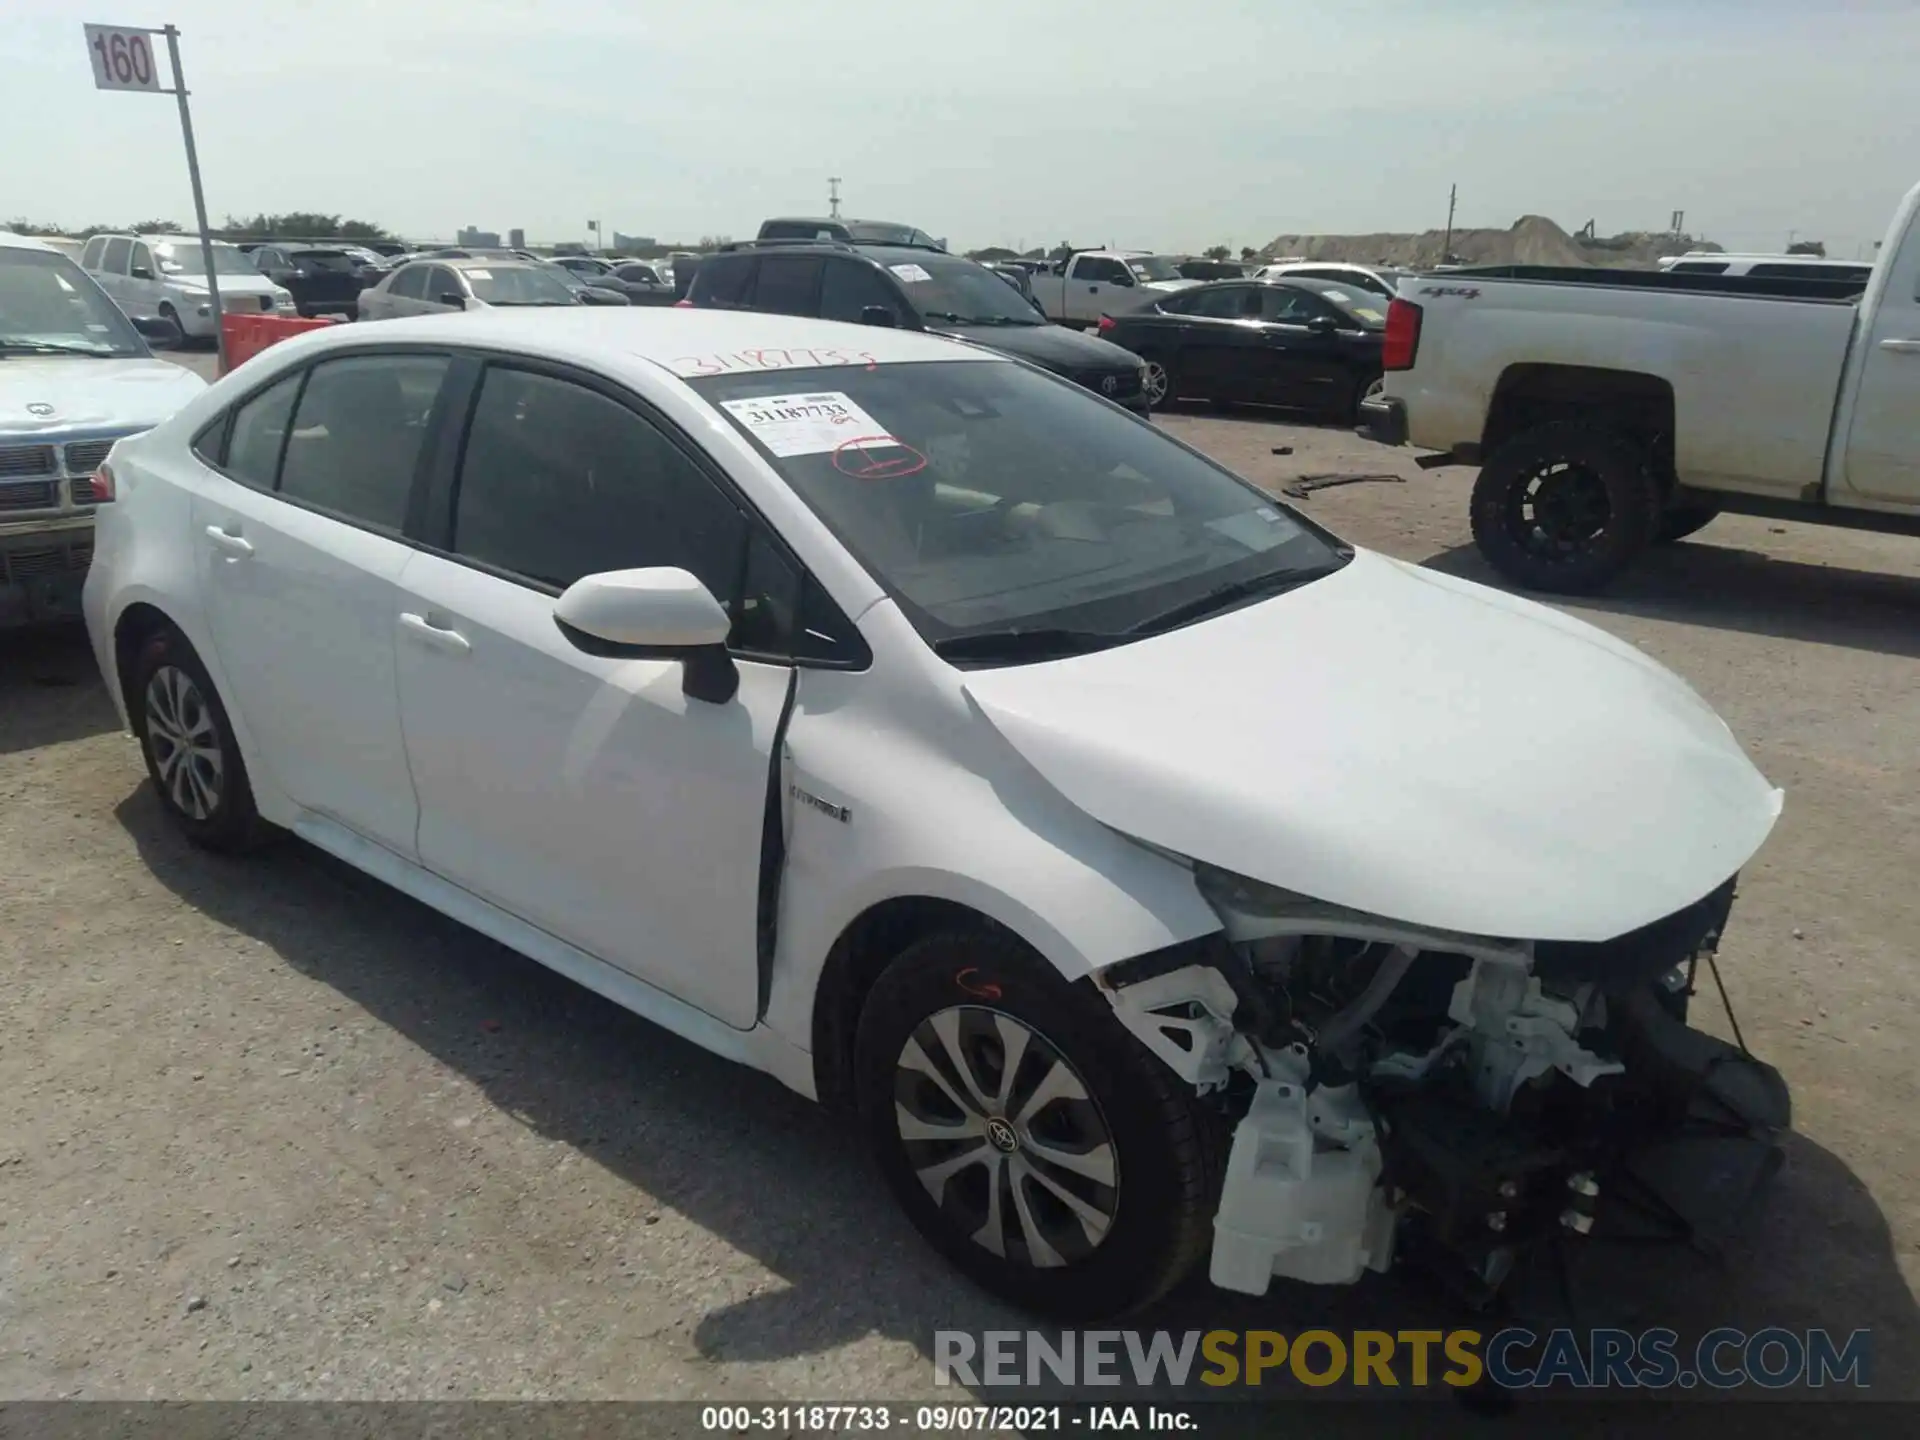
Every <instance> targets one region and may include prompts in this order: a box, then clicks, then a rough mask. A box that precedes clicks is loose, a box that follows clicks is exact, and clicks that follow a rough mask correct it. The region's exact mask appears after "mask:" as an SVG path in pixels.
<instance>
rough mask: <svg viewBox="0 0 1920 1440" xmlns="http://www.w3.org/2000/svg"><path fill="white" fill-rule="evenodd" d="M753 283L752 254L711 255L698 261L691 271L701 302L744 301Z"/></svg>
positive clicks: (727, 303) (733, 303)
mask: <svg viewBox="0 0 1920 1440" xmlns="http://www.w3.org/2000/svg"><path fill="white" fill-rule="evenodd" d="M752 284H753V257H752V256H751V255H713V256H710V257H708V258H707V259H705V260H703V261H701V262H700V268H699V270H698V271H696V272H695V274H694V287H695V288H696V289H698V290H699V292H700V303H701V304H703V305H721V306H726V307H728V308H732V307H736V306H740V305H743V304H745V303H746V298H747V292H748V289H749V288H750V287H751V286H752Z"/></svg>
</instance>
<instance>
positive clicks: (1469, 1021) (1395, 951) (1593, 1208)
mask: <svg viewBox="0 0 1920 1440" xmlns="http://www.w3.org/2000/svg"><path fill="white" fill-rule="evenodd" d="M1197 875H1198V879H1199V880H1200V883H1201V888H1202V890H1203V892H1205V893H1207V895H1208V898H1209V900H1211V901H1212V902H1213V904H1214V906H1215V908H1216V909H1217V910H1218V911H1219V913H1220V914H1221V916H1222V918H1223V920H1224V921H1225V929H1224V931H1223V932H1222V934H1220V935H1219V936H1216V937H1213V938H1212V940H1211V941H1210V943H1209V944H1208V945H1206V946H1205V947H1204V948H1203V949H1202V950H1199V951H1193V950H1189V951H1188V952H1187V953H1184V954H1172V953H1166V954H1163V955H1162V956H1159V957H1146V958H1147V959H1148V960H1150V961H1152V962H1153V963H1152V964H1150V965H1141V964H1140V962H1130V965H1129V966H1121V967H1115V969H1114V970H1111V971H1109V972H1107V973H1106V974H1105V975H1104V976H1103V977H1102V979H1103V983H1104V986H1105V988H1106V993H1107V997H1108V999H1109V1001H1110V1002H1111V1003H1112V1005H1113V1007H1114V1009H1115V1011H1116V1013H1117V1014H1118V1015H1119V1017H1120V1018H1121V1020H1122V1021H1123V1022H1124V1023H1125V1024H1126V1025H1127V1026H1128V1028H1129V1029H1130V1030H1131V1031H1132V1032H1133V1033H1134V1034H1135V1035H1136V1036H1138V1037H1139V1038H1140V1040H1141V1041H1142V1042H1143V1043H1144V1044H1145V1045H1146V1046H1147V1047H1148V1048H1149V1049H1150V1050H1152V1051H1153V1052H1154V1053H1155V1054H1156V1055H1158V1056H1159V1057H1160V1058H1161V1059H1162V1060H1164V1061H1165V1062H1166V1063H1167V1064H1168V1065H1169V1066H1170V1067H1172V1068H1173V1070H1174V1071H1175V1072H1176V1073H1178V1074H1179V1075H1180V1076H1181V1077H1182V1078H1183V1079H1185V1080H1186V1081H1188V1082H1189V1083H1191V1084H1192V1085H1193V1086H1194V1087H1195V1089H1196V1090H1197V1091H1199V1092H1200V1093H1201V1094H1202V1095H1204V1096H1206V1097H1208V1098H1209V1101H1210V1102H1211V1103H1213V1104H1215V1105H1217V1106H1218V1107H1219V1108H1220V1111H1221V1114H1222V1115H1223V1117H1224V1119H1225V1120H1226V1121H1227V1122H1228V1123H1230V1124H1231V1126H1232V1135H1233V1139H1232V1148H1231V1151H1230V1155H1229V1159H1228V1163H1227V1168H1226V1178H1225V1181H1224V1184H1223V1187H1222V1194H1221V1200H1220V1205H1219V1209H1218V1211H1217V1213H1216V1217H1215V1230H1214V1244H1213V1253H1212V1261H1211V1265H1210V1271H1211V1276H1212V1279H1213V1281H1214V1283H1215V1284H1217V1285H1220V1286H1222V1287H1223V1288H1226V1289H1230V1290H1236V1291H1242V1292H1245V1293H1249V1294H1256V1295H1257V1294H1263V1293H1265V1291H1266V1289H1267V1287H1268V1284H1269V1282H1270V1281H1271V1280H1272V1279H1273V1277H1275V1276H1280V1277H1284V1278H1289V1279H1294V1280H1300V1281H1306V1282H1310V1283H1319V1284H1351V1283H1353V1282H1354V1281H1357V1280H1358V1279H1360V1278H1361V1276H1362V1275H1363V1274H1365V1273H1366V1272H1367V1271H1369V1270H1373V1271H1385V1270H1387V1269H1389V1268H1392V1267H1394V1266H1396V1265H1400V1266H1406V1265H1414V1266H1418V1267H1419V1268H1421V1269H1422V1270H1425V1271H1427V1272H1428V1273H1429V1274H1431V1275H1432V1276H1433V1277H1435V1278H1437V1279H1439V1280H1440V1281H1442V1282H1443V1283H1444V1284H1445V1285H1446V1286H1447V1288H1448V1289H1449V1290H1450V1291H1452V1292H1453V1293H1454V1294H1455V1295H1456V1296H1458V1297H1459V1298H1461V1299H1464V1300H1465V1301H1467V1302H1468V1303H1470V1304H1473V1305H1485V1304H1488V1303H1490V1302H1491V1301H1493V1299H1494V1298H1495V1297H1496V1296H1497V1295H1499V1294H1500V1293H1501V1291H1502V1287H1503V1286H1505V1285H1506V1284H1507V1283H1508V1281H1509V1279H1510V1277H1512V1276H1513V1275H1514V1274H1515V1273H1516V1271H1517V1269H1518V1268H1519V1267H1521V1266H1522V1265H1524V1264H1526V1263H1528V1262H1530V1261H1532V1260H1535V1259H1538V1258H1540V1257H1541V1256H1542V1255H1543V1254H1545V1253H1549V1252H1551V1253H1555V1254H1558V1253H1561V1252H1560V1247H1562V1246H1564V1245H1567V1244H1575V1245H1578V1244H1581V1243H1583V1242H1584V1241H1586V1240H1587V1239H1589V1238H1591V1239H1603V1238H1611V1239H1623V1240H1624V1239H1633V1240H1639V1241H1659V1240H1671V1241H1673V1242H1676V1243H1681V1244H1687V1245H1691V1246H1695V1247H1699V1248H1705V1249H1708V1250H1711V1249H1712V1248H1713V1246H1714V1242H1715V1240H1716V1237H1717V1236H1719V1235H1721V1234H1723V1233H1725V1231H1726V1230H1727V1229H1728V1228H1729V1227H1731V1226H1732V1225H1733V1224H1734V1223H1735V1222H1736V1221H1738V1220H1739V1219H1740V1217H1741V1216H1742V1214H1743V1213H1744V1212H1745V1211H1746V1210H1747V1208H1748V1206H1749V1204H1750V1202H1751V1200H1752V1199H1753V1197H1754V1196H1755V1195H1756V1194H1757V1192H1758V1191H1759V1190H1760V1189H1761V1188H1762V1187H1763V1186H1764V1184H1765V1183H1766V1181H1767V1180H1769V1179H1770V1178H1771V1177H1772V1175H1773V1174H1774V1173H1775V1171H1777V1170H1778V1168H1779V1165H1780V1162H1781V1154H1782V1152H1781V1147H1780V1143H1779V1142H1780V1137H1781V1134H1782V1132H1784V1131H1785V1130H1786V1128H1787V1127H1788V1125H1789V1124H1790V1121H1791V1105H1790V1101H1789V1097H1788V1093H1787V1088H1786V1084H1785V1082H1784V1081H1783V1080H1782V1079H1781V1076H1780V1074H1779V1072H1778V1071H1776V1070H1775V1069H1773V1067H1771V1066H1769V1065H1766V1064H1764V1063H1762V1062H1761V1061H1759V1060H1756V1059H1754V1058H1753V1057H1752V1056H1751V1055H1749V1054H1748V1053H1746V1051H1745V1048H1744V1045H1743V1044H1728V1043H1726V1042H1725V1041H1722V1040H1719V1039H1717V1038H1715V1037H1713V1036H1710V1035H1708V1034H1706V1033H1704V1032H1702V1031H1700V1030H1697V1029H1694V1028H1692V1027H1691V1026H1689V1025H1688V1024H1687V1023H1686V1013H1687V1004H1688V1000H1689V997H1690V996H1691V995H1692V994H1693V990H1694V985H1695V982H1696V981H1697V980H1699V979H1700V978H1701V977H1702V975H1703V973H1705V974H1711V975H1712V976H1713V978H1714V982H1715V984H1716V985H1717V983H1718V972H1717V969H1715V968H1714V966H1715V959H1714V957H1715V951H1716V948H1717V945H1718V941H1719V937H1720V933H1721V931H1722V929H1723V928H1724V926H1725V924H1726V921H1727V916H1728V913H1729V911H1730V909H1731V906H1732V901H1733V892H1734V882H1733V881H1732V880H1728V881H1727V882H1726V884H1724V885H1723V886H1721V887H1720V888H1719V889H1717V890H1716V891H1714V892H1713V893H1712V894H1710V895H1708V896H1706V897H1705V898H1703V899H1702V900H1700V901H1698V902H1696V903H1695V904H1693V905H1691V906H1688V907H1687V908H1686V909H1684V910H1682V911H1679V912H1677V913H1676V914H1674V915H1671V916H1668V917H1666V918H1665V919H1663V920H1660V921H1657V922H1655V923H1654V924H1652V925H1649V926H1646V927H1645V928H1643V929H1641V930H1637V931H1634V932H1633V933H1631V934H1628V935H1624V936H1621V937H1619V938H1618V939H1615V940H1611V941H1607V942H1604V943H1599V944H1584V943H1583V944H1575V943H1563V942H1544V941H1543V942H1532V941H1514V940H1504V939H1493V938H1488V937H1477V936H1467V935H1455V934H1448V933H1444V932H1436V931H1423V930H1420V929H1418V928H1417V927H1399V926H1396V925H1394V924H1393V923H1391V922H1387V921H1382V920H1379V919H1377V918H1374V917H1368V916H1362V915H1358V914H1354V913H1352V912H1345V911H1341V910H1339V909H1337V908H1335V907H1331V906H1327V905H1324V904H1321V903H1319V902H1316V901H1313V900H1310V899H1306V898H1304V897H1301V896H1296V895H1290V894H1288V893H1287V892H1284V891H1280V890H1276V889H1273V888H1271V887H1268V886H1265V885H1261V884H1258V883H1257V882H1252V881H1246V880H1242V879H1240V878H1238V877H1235V876H1231V875H1228V874H1226V873H1225V872H1221V871H1214V870H1209V869H1207V868H1206V867H1200V868H1199V870H1198V872H1197ZM1703 967H1704V969H1703ZM1143 971H1145V972H1149V973H1142V972H1143ZM1721 994H1722V996H1723V997H1724V991H1721ZM1728 1013H1729V1015H1731V1010H1729V1012H1728ZM1735 1035H1736V1038H1737V1037H1738V1030H1737V1022H1736V1029H1735Z"/></svg>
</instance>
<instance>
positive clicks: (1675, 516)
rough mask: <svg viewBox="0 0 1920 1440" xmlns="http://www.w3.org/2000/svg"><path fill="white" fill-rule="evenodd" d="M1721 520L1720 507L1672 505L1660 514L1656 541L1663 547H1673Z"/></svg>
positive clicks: (1655, 533) (1655, 536)
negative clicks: (1676, 542)
mask: <svg viewBox="0 0 1920 1440" xmlns="http://www.w3.org/2000/svg"><path fill="white" fill-rule="evenodd" d="M1719 518H1720V507H1719V506H1718V505H1672V506H1669V507H1668V508H1667V509H1665V510H1663V511H1662V512H1661V514H1660V524H1659V527H1658V528H1657V529H1656V530H1655V531H1654V536H1653V538H1654V541H1655V542H1656V543H1657V544H1661V545H1671V544H1673V543H1674V541H1676V540H1684V539H1686V538H1687V536H1689V535H1691V534H1693V533H1694V532H1695V531H1696V530H1704V529H1706V528H1707V526H1709V525H1711V524H1712V523H1713V522H1714V521H1715V520H1717V519H1719Z"/></svg>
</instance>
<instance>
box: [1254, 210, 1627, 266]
mask: <svg viewBox="0 0 1920 1440" xmlns="http://www.w3.org/2000/svg"><path fill="white" fill-rule="evenodd" d="M1446 243H1447V236H1446V232H1445V231H1444V230H1425V231H1422V232H1421V233H1420V234H1418V235H1278V236H1275V237H1274V240H1273V243H1272V244H1270V245H1268V246H1267V247H1266V253H1267V254H1269V255H1272V256H1273V257H1275V258H1276V259H1277V258H1279V257H1281V256H1295V255H1297V256H1299V257H1301V258H1302V259H1306V260H1351V261H1357V262H1359V263H1361V264H1373V265H1406V266H1420V265H1438V264H1440V263H1442V262H1443V260H1444V259H1445V247H1446ZM1452 245H1453V253H1454V254H1455V255H1456V256H1457V257H1459V260H1460V261H1461V263H1463V264H1468V265H1580V266H1585V265H1592V264H1594V263H1596V261H1595V260H1594V259H1593V258H1590V257H1589V254H1588V252H1587V251H1586V250H1584V249H1583V248H1582V247H1581V245H1580V244H1579V242H1578V241H1576V240H1575V239H1574V238H1573V237H1572V236H1571V235H1569V234H1567V232H1566V231H1564V230H1562V229H1561V228H1560V227H1559V226H1558V225H1556V224H1554V223H1553V221H1551V220H1549V219H1547V218H1546V217H1545V216H1543V215H1523V216H1522V217H1521V218H1520V219H1518V220H1516V221H1514V223H1513V225H1512V227H1511V228H1510V229H1506V230H1456V231H1454V232H1453V241H1452ZM1599 263H1605V262H1599Z"/></svg>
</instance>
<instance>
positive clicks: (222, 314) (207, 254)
mask: <svg viewBox="0 0 1920 1440" xmlns="http://www.w3.org/2000/svg"><path fill="white" fill-rule="evenodd" d="M160 33H161V34H162V35H165V36H166V37H167V58H168V59H169V60H171V61H172V62H173V98H174V99H176V100H178V101H179V102H180V138H181V139H183V140H185V141H186V144H187V180H188V183H190V184H191V185H192V186H193V218H194V221H195V223H197V224H198V225H199V226H200V263H201V264H202V265H204V266H206V269H207V298H208V299H209V300H210V301H211V302H212V304H213V338H214V344H215V346H216V347H217V348H218V350H219V353H220V373H221V374H222V375H224V374H226V373H227V312H226V307H225V306H224V305H222V304H221V303H220V273H219V271H218V270H217V269H216V268H215V267H214V263H213V237H212V235H211V234H209V233H208V230H207V197H206V193H205V192H204V191H203V190H202V189H201V188H200V152H199V151H198V150H196V149H195V148H194V145H193V114H192V112H191V111H189V110H188V109H187V77H186V74H185V73H184V72H183V71H182V70H181V69H180V31H179V30H178V29H177V28H175V27H174V26H172V25H168V26H166V27H165V28H163V29H162V30H161V32H160Z"/></svg>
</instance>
